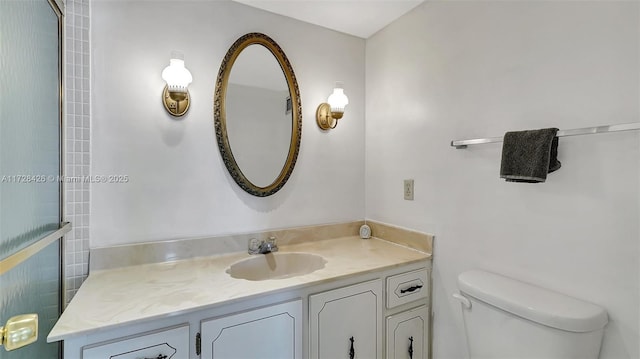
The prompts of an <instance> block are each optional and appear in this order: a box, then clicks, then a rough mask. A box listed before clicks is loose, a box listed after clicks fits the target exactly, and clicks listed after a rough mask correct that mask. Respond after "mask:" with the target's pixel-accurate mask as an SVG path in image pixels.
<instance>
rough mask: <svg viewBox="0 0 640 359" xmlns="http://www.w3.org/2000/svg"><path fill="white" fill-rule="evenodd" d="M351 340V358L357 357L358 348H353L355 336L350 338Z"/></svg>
mask: <svg viewBox="0 0 640 359" xmlns="http://www.w3.org/2000/svg"><path fill="white" fill-rule="evenodd" d="M349 340H350V341H351V348H350V349H349V359H353V358H355V357H356V350H355V349H353V342H354V340H353V337H351V338H349Z"/></svg>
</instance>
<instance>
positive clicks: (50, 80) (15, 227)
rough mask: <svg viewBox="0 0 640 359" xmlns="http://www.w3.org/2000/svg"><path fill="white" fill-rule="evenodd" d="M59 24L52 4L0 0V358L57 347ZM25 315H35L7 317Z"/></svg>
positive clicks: (42, 356) (43, 353)
mask: <svg viewBox="0 0 640 359" xmlns="http://www.w3.org/2000/svg"><path fill="white" fill-rule="evenodd" d="M61 22H62V19H61V14H60V11H59V9H58V7H57V6H56V5H55V3H53V2H48V1H47V0H0V326H5V327H4V330H3V332H4V333H0V337H4V338H3V340H2V347H0V359H16V358H21V359H35V358H38V359H48V358H52V359H53V358H58V357H59V352H60V348H59V344H58V343H52V344H47V343H46V337H47V334H48V333H49V331H50V330H51V328H52V327H53V325H54V324H55V322H56V320H57V319H58V317H59V314H60V309H61V295H60V291H61V286H60V283H61V282H60V280H61V264H60V263H61V258H60V253H61V250H60V249H61V244H60V242H61V241H60V237H61V236H62V235H63V234H64V233H65V232H66V231H68V229H69V227H70V225H68V224H67V225H65V226H64V228H61V210H60V203H61V202H60V196H61V186H60V183H61V182H60V178H59V176H60V168H61V161H60V143H61V142H60V138H61V136H60V131H61V56H60V54H61V40H60V39H61V30H62V27H61ZM25 314H36V315H37V320H34V319H35V318H34V317H33V316H31V317H27V316H24V317H19V318H20V319H19V320H14V321H13V322H12V321H11V318H13V317H16V316H20V315H25ZM35 322H37V323H38V328H37V329H36V327H35V326H34V323H35ZM7 323H8V324H7ZM35 333H37V340H35V338H34V337H35V335H34V334H35ZM1 334H3V335H1ZM31 340H35V342H34V343H32V344H29V345H26V346H22V347H20V346H21V345H22V344H25V343H28V342H29V341H31ZM7 349H14V350H11V351H7Z"/></svg>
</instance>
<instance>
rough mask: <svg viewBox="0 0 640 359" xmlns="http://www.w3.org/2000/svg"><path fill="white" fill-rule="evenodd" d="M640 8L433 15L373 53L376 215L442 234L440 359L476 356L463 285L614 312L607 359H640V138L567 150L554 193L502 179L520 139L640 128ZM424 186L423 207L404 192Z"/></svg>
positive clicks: (563, 4)
mask: <svg viewBox="0 0 640 359" xmlns="http://www.w3.org/2000/svg"><path fill="white" fill-rule="evenodd" d="M638 18H639V4H638V3H637V2H570V1H557V2H525V1H522V2H504V1H497V2H490V1H478V2H468V1H465V2H427V3H425V4H423V5H421V6H419V7H418V8H417V9H416V10H414V11H412V12H411V13H409V14H407V15H405V16H404V17H403V18H401V19H400V20H398V21H396V22H395V23H393V24H391V25H390V26H388V27H387V28H385V29H384V30H382V31H381V32H379V33H377V34H376V35H374V36H373V37H372V38H370V39H368V40H367V44H366V93H367V98H366V117H367V119H366V171H365V173H366V176H365V178H366V201H367V210H366V212H367V213H366V217H367V218H369V219H372V220H379V221H382V222H388V223H393V224H396V225H400V226H405V227H410V228H415V229H418V230H422V231H427V232H433V233H434V234H435V235H436V240H435V261H434V265H435V270H434V282H435V290H434V292H435V300H434V303H435V330H434V332H435V338H434V339H435V342H434V349H435V353H434V354H435V358H438V359H443V358H452V359H453V358H456V359H457V358H464V357H465V356H466V355H467V353H466V349H465V348H466V343H465V336H464V328H463V322H462V318H461V313H460V307H459V304H458V303H457V302H455V301H454V300H452V299H451V294H452V293H454V292H455V291H456V290H457V286H456V279H457V275H458V274H459V273H460V272H463V271H465V270H467V269H470V268H484V269H487V270H491V271H495V272H498V273H503V274H506V275H509V276H513V277H517V278H521V279H522V280H525V281H529V282H532V283H536V284H538V285H541V286H544V287H548V288H551V289H554V290H557V291H560V292H564V293H567V294H570V295H573V296H575V297H578V298H583V299H585V300H588V301H591V302H594V303H598V304H600V305H602V306H603V307H605V308H606V309H607V310H608V312H609V317H610V323H609V325H608V326H607V328H606V334H605V339H604V345H603V348H602V354H601V358H602V359H611V358H638V357H640V352H639V348H638V338H639V332H638V323H639V321H640V317H639V313H638V311H639V305H638V303H640V298H639V293H640V288H639V281H640V279H639V271H640V268H639V263H638V258H639V242H640V239H639V238H640V235H639V228H638V218H639V214H640V213H639V208H638V207H639V201H638V199H639V198H640V197H639V195H640V191H639V184H640V178H639V173H640V166H639V161H638V158H639V157H640V137H639V135H638V133H637V132H626V133H616V134H601V135H590V136H580V137H570V138H567V137H565V138H561V139H560V147H559V159H560V161H562V168H561V169H560V170H559V171H558V172H556V173H553V174H550V175H549V178H548V181H547V183H544V184H515V183H506V182H504V181H503V180H500V179H499V169H500V153H501V146H500V145H498V144H491V145H482V146H473V147H469V148H468V149H465V150H456V149H453V148H451V147H449V141H451V140H453V139H465V138H477V137H491V136H501V135H502V134H503V133H504V132H505V131H508V130H520V129H533V128H543V127H550V126H557V127H559V128H561V129H570V128H580V127H588V126H596V125H604V124H614V123H627V122H637V121H638V117H639V116H638V115H639V98H640V91H639V76H638V75H639V71H640V67H639V56H638V49H639V21H638ZM404 178H413V179H415V200H414V201H412V202H411V201H404V200H403V199H402V180H403V179H404Z"/></svg>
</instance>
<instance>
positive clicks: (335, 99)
mask: <svg viewBox="0 0 640 359" xmlns="http://www.w3.org/2000/svg"><path fill="white" fill-rule="evenodd" d="M327 102H328V103H329V106H331V113H332V114H333V113H339V114H343V113H344V108H345V107H346V106H347V105H348V104H349V98H348V97H347V95H345V94H344V88H343V85H342V82H336V87H335V88H334V89H333V93H332V94H331V95H329V98H328V99H327ZM340 117H342V116H340ZM338 118H339V117H338Z"/></svg>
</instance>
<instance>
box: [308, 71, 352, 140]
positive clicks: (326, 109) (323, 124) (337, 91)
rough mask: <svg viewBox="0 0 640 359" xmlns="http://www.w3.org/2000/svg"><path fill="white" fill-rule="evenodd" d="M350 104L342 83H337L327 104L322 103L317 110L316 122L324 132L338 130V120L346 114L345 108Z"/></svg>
mask: <svg viewBox="0 0 640 359" xmlns="http://www.w3.org/2000/svg"><path fill="white" fill-rule="evenodd" d="M348 104H349V98H347V95H345V94H344V87H343V85H342V82H336V87H335V88H334V89H333V93H332V94H331V95H329V98H328V99H327V102H324V103H321V104H320V106H318V109H317V110H316V122H317V123H318V126H319V127H320V128H321V129H323V130H329V129H332V128H336V126H337V125H338V120H339V119H341V118H342V115H343V114H344V108H345V106H347V105H348Z"/></svg>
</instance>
